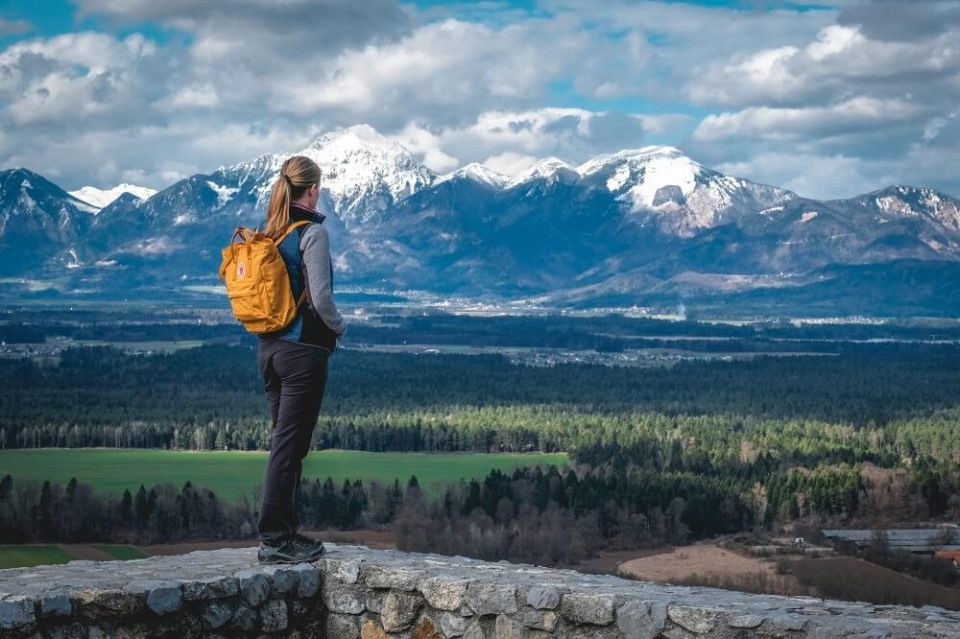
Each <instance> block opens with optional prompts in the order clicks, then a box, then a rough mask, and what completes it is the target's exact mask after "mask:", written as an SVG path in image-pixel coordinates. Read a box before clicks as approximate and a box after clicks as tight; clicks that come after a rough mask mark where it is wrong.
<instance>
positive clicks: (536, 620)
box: [519, 609, 557, 632]
mask: <svg viewBox="0 0 960 639" xmlns="http://www.w3.org/2000/svg"><path fill="white" fill-rule="evenodd" d="M519 620H520V623H521V624H523V626H524V627H526V628H535V629H537V630H546V631H547V632H553V630H554V628H556V627H557V613H556V612H554V611H553V610H529V609H525V610H521V611H520V613H519Z"/></svg>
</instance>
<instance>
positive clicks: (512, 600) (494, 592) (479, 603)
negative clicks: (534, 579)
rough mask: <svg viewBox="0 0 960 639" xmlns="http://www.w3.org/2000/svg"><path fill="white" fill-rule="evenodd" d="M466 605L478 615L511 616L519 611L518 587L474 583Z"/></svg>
mask: <svg viewBox="0 0 960 639" xmlns="http://www.w3.org/2000/svg"><path fill="white" fill-rule="evenodd" d="M464 601H465V603H466V604H467V605H468V606H470V608H471V609H473V611H474V612H475V613H476V614H477V615H494V614H498V613H500V614H510V613H514V612H516V611H517V609H518V608H517V587H516V586H515V585H513V584H501V583H485V582H477V581H475V582H472V583H470V584H469V585H468V586H467V593H466V595H465V596H464Z"/></svg>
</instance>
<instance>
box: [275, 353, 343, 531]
mask: <svg viewBox="0 0 960 639" xmlns="http://www.w3.org/2000/svg"><path fill="white" fill-rule="evenodd" d="M329 357H330V351H328V350H327V349H325V348H323V347H319V346H311V345H307V344H301V343H299V342H290V341H286V340H282V339H276V338H261V339H260V346H259V348H258V351H257V364H258V366H259V368H260V372H261V373H262V374H263V381H264V386H265V389H266V391H267V399H269V400H270V410H271V413H272V416H273V431H272V433H271V436H270V457H269V459H268V460H267V474H266V479H265V481H264V484H263V500H262V502H261V504H260V521H259V522H258V524H257V529H258V532H259V536H260V539H261V541H265V542H270V541H275V540H276V539H277V538H279V537H280V536H282V535H285V534H288V533H293V532H296V531H297V528H298V527H299V524H300V519H299V516H298V514H297V503H298V498H297V494H298V492H299V489H300V474H301V471H302V469H303V458H304V457H306V456H307V452H308V451H309V450H310V442H311V440H312V438H313V429H314V427H315V426H316V424H317V416H318V415H319V414H320V404H321V402H322V400H323V392H324V389H325V387H326V384H327V363H328V361H329Z"/></svg>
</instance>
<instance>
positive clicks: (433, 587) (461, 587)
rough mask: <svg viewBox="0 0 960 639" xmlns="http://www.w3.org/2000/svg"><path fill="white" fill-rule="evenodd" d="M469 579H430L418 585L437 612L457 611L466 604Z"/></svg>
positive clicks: (421, 581) (423, 580)
mask: <svg viewBox="0 0 960 639" xmlns="http://www.w3.org/2000/svg"><path fill="white" fill-rule="evenodd" d="M470 583H471V582H470V580H469V579H457V578H453V577H428V578H426V579H422V580H420V581H419V582H418V583H417V588H418V589H419V590H420V592H421V593H423V596H424V598H425V599H426V600H427V603H428V604H430V605H431V606H432V607H434V608H436V609H437V610H449V611H453V612H455V611H457V610H459V609H460V606H461V605H463V603H464V597H465V595H466V592H467V586H468V585H470Z"/></svg>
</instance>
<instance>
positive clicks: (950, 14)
mask: <svg viewBox="0 0 960 639" xmlns="http://www.w3.org/2000/svg"><path fill="white" fill-rule="evenodd" d="M837 24H840V25H851V26H856V27H857V28H858V29H859V30H860V32H862V33H863V34H864V35H865V36H866V37H868V38H870V39H871V40H878V41H891V42H917V41H926V40H930V39H931V38H937V37H939V36H941V35H944V34H946V33H949V32H950V31H952V30H955V29H957V28H958V27H960V3H958V2H956V0H924V1H923V2H918V1H916V0H914V1H912V2H911V1H905V0H872V1H863V2H855V3H850V4H849V5H848V6H845V7H844V8H843V10H842V11H841V12H840V15H839V16H838V17H837Z"/></svg>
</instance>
